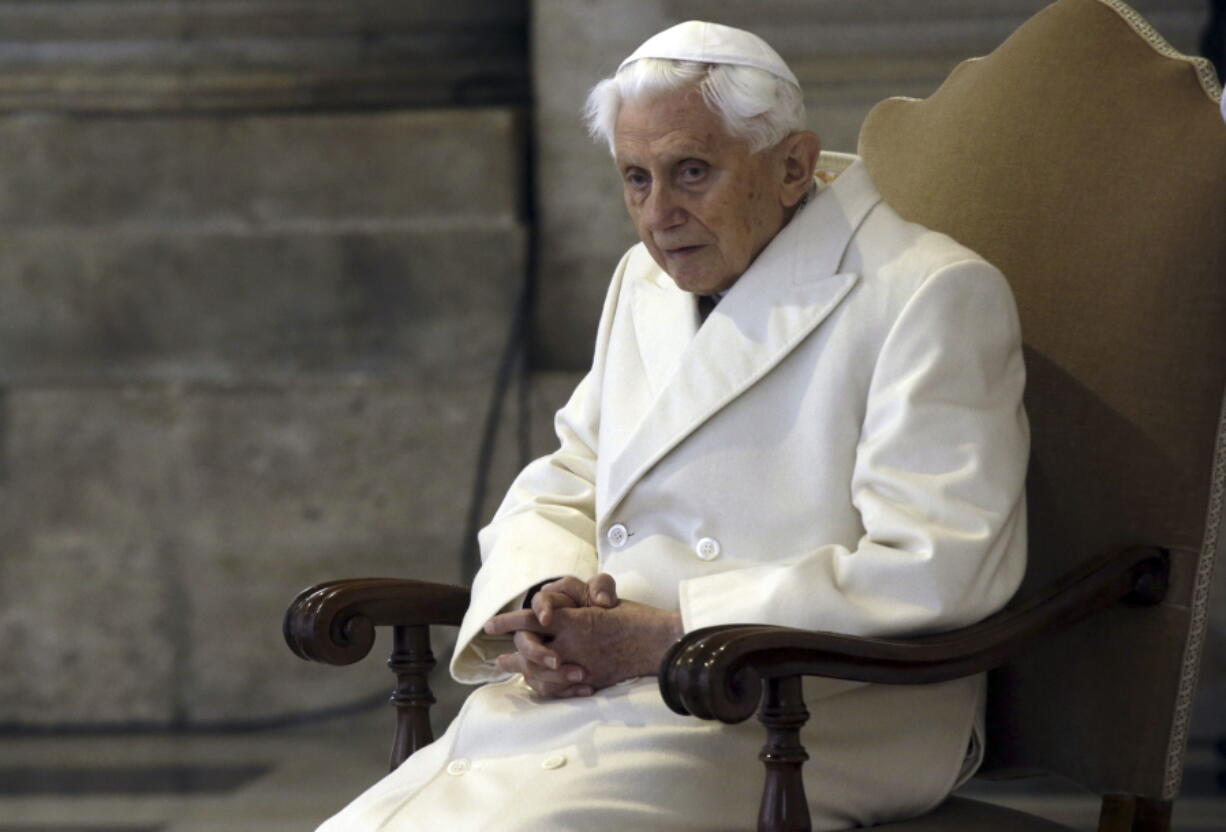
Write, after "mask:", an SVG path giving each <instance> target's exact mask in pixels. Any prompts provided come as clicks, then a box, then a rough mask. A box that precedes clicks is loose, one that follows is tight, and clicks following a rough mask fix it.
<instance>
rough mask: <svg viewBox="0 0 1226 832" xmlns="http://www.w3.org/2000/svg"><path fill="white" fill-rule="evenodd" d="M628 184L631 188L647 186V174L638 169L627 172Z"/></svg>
mask: <svg viewBox="0 0 1226 832" xmlns="http://www.w3.org/2000/svg"><path fill="white" fill-rule="evenodd" d="M626 184H627V185H629V186H630V187H631V188H645V187H646V186H647V176H646V175H645V174H642V173H639V172H638V171H630V172H629V173H627V174H626Z"/></svg>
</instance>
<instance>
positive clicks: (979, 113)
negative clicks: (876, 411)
mask: <svg viewBox="0 0 1226 832" xmlns="http://www.w3.org/2000/svg"><path fill="white" fill-rule="evenodd" d="M1217 96H1220V89H1219V88H1218V86H1217V82H1216V80H1215V77H1214V75H1213V70H1212V69H1211V68H1210V67H1209V65H1208V64H1207V63H1205V62H1203V61H1198V60H1190V59H1187V58H1184V57H1183V56H1179V55H1178V54H1177V53H1175V52H1174V50H1172V49H1171V48H1170V47H1169V46H1167V45H1166V44H1165V42H1163V41H1162V40H1161V38H1159V37H1158V36H1157V35H1156V33H1154V32H1153V31H1152V30H1151V29H1149V27H1148V26H1147V25H1146V24H1145V22H1144V21H1143V20H1141V18H1140V17H1139V16H1138V15H1137V14H1136V13H1135V12H1134V11H1133V10H1131V9H1130V8H1128V7H1127V6H1125V5H1124V4H1122V3H1120V2H1116V1H1115V0H1059V2H1057V3H1055V4H1054V5H1052V6H1050V7H1048V8H1047V9H1045V10H1044V11H1042V12H1040V13H1039V14H1038V15H1036V16H1035V17H1034V18H1033V19H1031V20H1030V21H1029V22H1028V23H1026V24H1025V25H1024V26H1023V27H1022V28H1021V29H1019V30H1018V31H1017V32H1016V33H1015V34H1014V35H1013V36H1012V37H1011V38H1010V39H1009V40H1008V41H1006V42H1005V43H1004V44H1003V45H1002V46H1001V47H1000V48H998V49H997V50H996V51H995V52H993V53H992V54H991V55H990V56H988V57H986V58H982V59H977V60H974V61H968V62H966V63H964V64H962V65H961V66H959V67H958V68H957V69H956V70H955V71H954V72H953V74H952V75H951V76H950V77H949V79H947V81H946V82H945V84H944V85H942V87H941V88H940V89H939V90H938V91H937V92H936V93H934V94H933V95H932V96H931V97H930V98H928V99H926V100H923V101H917V100H909V99H891V100H887V101H885V102H882V103H881V104H880V105H878V106H877V107H876V108H875V109H874V110H873V112H872V113H871V114H870V116H869V118H868V119H867V121H866V123H865V125H864V129H863V132H862V134H861V141H860V154H861V156H862V157H863V158H864V160H865V163H866V164H867V165H868V167H869V170H870V172H871V173H872V175H873V177H874V179H875V181H876V183H877V185H878V187H879V189H880V190H881V192H882V193H883V194H884V195H885V197H886V199H887V201H888V202H889V203H890V204H891V205H893V206H894V207H895V208H896V209H897V210H898V211H899V212H900V213H902V214H903V216H905V217H907V218H910V219H913V220H915V221H917V222H921V223H923V224H925V225H927V226H929V227H932V228H935V229H938V230H941V231H945V232H946V233H949V234H951V235H952V236H954V237H955V238H957V239H959V240H961V241H962V242H964V243H966V244H967V245H969V246H971V247H972V248H974V249H975V250H977V251H979V252H980V253H981V254H983V255H984V256H985V257H987V258H988V259H989V260H990V261H992V262H994V263H995V264H996V265H998V266H999V267H1000V268H1001V269H1002V270H1003V271H1004V273H1005V274H1006V275H1007V276H1008V277H1009V279H1010V281H1011V283H1012V285H1013V288H1014V292H1015V294H1016V296H1017V300H1018V304H1019V309H1020V312H1021V320H1022V328H1023V332H1024V333H1025V337H1026V344H1027V368H1028V374H1029V375H1028V387H1027V394H1026V404H1027V410H1028V412H1029V415H1030V419H1031V423H1032V428H1033V455H1032V461H1031V468H1030V475H1029V478H1028V499H1029V504H1030V541H1031V547H1030V551H1031V565H1030V570H1029V573H1028V577H1027V581H1026V584H1025V586H1024V587H1023V590H1022V592H1021V593H1020V594H1019V599H1018V600H1017V601H1015V602H1014V603H1013V604H1011V605H1010V606H1009V608H1007V609H1006V610H1004V611H1003V612H1001V613H999V614H997V615H995V616H993V617H992V618H990V619H988V620H986V621H983V622H981V623H979V624H976V625H974V626H972V627H968V628H966V629H963V630H959V631H957V632H952V633H946V634H942V635H936V636H928V637H924V638H914V639H897V640H883V639H862V638H851V637H847V636H841V635H836V634H831V633H814V632H803V631H796V630H789V629H785V628H778V627H765V626H757V625H754V626H749V625H746V626H731V627H716V628H709V629H706V630H700V631H697V632H693V633H690V634H688V635H687V636H686V637H685V638H684V639H682V641H681V642H680V643H678V644H677V645H676V646H675V647H674V648H673V650H672V651H671V652H670V654H669V655H668V656H667V657H666V659H665V661H664V662H663V665H662V666H661V668H660V676H659V680H660V688H661V691H662V693H663V695H664V698H665V700H666V701H667V702H668V703H669V705H670V706H671V707H672V708H673V709H674V710H675V711H677V712H679V713H683V714H687V713H688V714H692V715H694V716H695V717H697V718H702V719H719V720H723V721H725V722H737V721H741V720H744V719H747V718H748V717H750V716H751V715H753V714H754V713H755V712H757V714H758V716H759V719H760V720H761V721H762V722H763V723H764V725H765V727H766V731H765V737H766V739H765V746H764V748H763V752H762V755H761V758H762V760H763V763H764V764H765V768H766V775H765V778H766V779H765V787H764V793H763V800H762V805H761V814H760V820H759V827H758V828H759V829H761V830H803V829H808V828H809V819H808V814H807V805H806V803H805V798H804V792H803V786H802V784H801V779H800V776H799V772H800V769H801V766H802V764H803V762H804V760H805V758H806V752H805V750H804V749H803V747H801V745H800V743H799V742H798V740H797V736H798V731H799V728H800V726H801V725H802V724H804V722H805V720H806V719H807V714H806V712H805V709H804V706H803V703H802V700H801V697H800V692H799V688H800V678H801V676H802V675H805V674H815V675H822V676H832V677H838V678H844V679H854V680H861V681H869V682H880V683H887V684H924V683H928V682H935V681H940V680H944V679H950V678H954V677H957V676H961V675H966V674H971V673H977V672H980V671H983V670H992V674H991V676H990V687H989V704H988V746H989V748H988V759H987V761H986V763H985V765H984V767H983V769H982V772H983V773H989V774H998V775H1000V774H1007V773H1016V772H1026V771H1031V772H1033V771H1046V772H1053V773H1058V774H1060V775H1063V776H1065V777H1067V778H1070V779H1072V780H1074V781H1076V782H1078V783H1081V784H1082V785H1084V786H1086V787H1087V788H1089V789H1091V790H1093V791H1095V792H1097V793H1099V794H1100V795H1102V796H1103V804H1102V814H1101V820H1100V825H1099V829H1100V832H1122V830H1138V831H1139V830H1165V829H1168V828H1169V822H1170V812H1171V802H1172V801H1173V800H1174V798H1175V796H1176V794H1177V792H1178V790H1179V783H1180V777H1181V774H1182V766H1183V754H1184V749H1185V745H1186V741H1187V735H1188V720H1189V710H1190V706H1191V701H1192V697H1193V694H1194V690H1195V683H1196V675H1197V668H1198V665H1199V659H1200V651H1201V645H1202V641H1203V638H1204V634H1205V630H1206V610H1207V605H1208V592H1209V585H1210V578H1211V572H1212V565H1213V561H1214V558H1215V555H1216V554H1218V553H1220V552H1221V551H1222V550H1223V549H1224V548H1226V542H1224V541H1226V535H1222V534H1220V532H1221V525H1222V509H1223V496H1224V493H1226V422H1224V416H1223V413H1224V411H1223V390H1224V389H1226V124H1223V123H1222V121H1221V116H1220V115H1219V112H1218V107H1217V103H1216V101H1215V97H1217ZM466 605H467V591H466V590H464V589H461V588H456V587H442V586H438V585H431V584H423V583H418V582H413V581H399V580H358V581H340V582H334V583H329V584H322V585H320V586H317V587H314V588H312V589H310V590H307V591H306V592H304V593H303V594H302V595H300V596H299V597H298V599H297V600H296V601H295V602H294V604H293V605H292V606H291V607H290V610H289V612H288V613H287V616H286V622H285V633H286V638H287V640H288V641H289V643H290V645H291V647H292V648H293V649H294V651H295V652H297V653H298V655H300V656H302V657H303V658H308V659H313V660H317V661H325V662H329V663H333V664H345V663H349V662H352V661H356V660H357V659H359V658H361V657H362V656H364V655H365V654H366V653H367V652H368V651H369V650H370V646H371V644H372V642H373V628H374V627H375V626H380V625H387V626H392V627H394V632H395V650H394V652H393V654H392V658H391V660H390V662H389V664H390V665H391V667H392V669H393V671H395V673H396V674H397V677H398V684H397V686H396V689H395V692H394V694H393V697H392V699H393V702H394V704H395V705H396V706H397V708H398V709H399V712H400V718H399V722H398V728H397V732H396V741H395V745H394V748H393V755H392V763H393V766H395V765H396V764H398V762H399V761H400V760H402V759H403V758H404V757H405V756H406V755H407V754H409V753H412V751H413V750H415V749H416V748H419V747H420V746H421V745H423V744H425V743H427V742H429V741H430V739H431V733H430V727H429V720H428V717H427V709H428V708H429V704H430V703H431V702H432V697H431V695H430V692H429V688H428V686H427V684H426V681H425V674H426V672H428V670H429V668H430V667H431V666H433V664H434V661H433V658H432V657H431V656H430V651H429V640H428V635H427V631H426V628H427V626H428V625H430V624H450V625H457V624H459V623H460V620H461V618H462V616H463V613H464V609H465V607H466ZM882 828H888V829H891V830H898V832H902V831H903V830H907V831H908V832H922V830H937V829H942V830H946V829H948V830H968V832H969V830H993V831H994V832H1001V831H1002V830H1042V829H1052V830H1054V829H1061V828H1062V827H1059V826H1057V825H1056V824H1052V823H1050V822H1048V821H1043V820H1040V819H1037V818H1033V817H1029V816H1026V815H1023V814H1021V813H1018V812H1013V811H1011V810H1007V809H1002V808H999V807H995V806H990V805H988V804H983V803H977V802H975V801H970V800H966V799H961V798H953V799H951V800H949V801H947V802H946V803H945V804H943V805H942V806H941V807H938V808H937V809H936V810H935V811H934V812H933V813H931V814H930V815H928V816H926V817H924V818H919V819H915V820H911V821H905V822H900V823H894V824H889V825H887V826H886V827H882Z"/></svg>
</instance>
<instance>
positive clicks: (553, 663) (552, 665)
mask: <svg viewBox="0 0 1226 832" xmlns="http://www.w3.org/2000/svg"><path fill="white" fill-rule="evenodd" d="M545 666H546V667H548V668H549V669H550V670H557V669H558V657H557V656H546V657H545Z"/></svg>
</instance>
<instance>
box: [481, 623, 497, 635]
mask: <svg viewBox="0 0 1226 832" xmlns="http://www.w3.org/2000/svg"><path fill="white" fill-rule="evenodd" d="M482 629H483V630H485V631H486V632H487V633H493V632H494V625H493V623H492V622H490V621H487V622H485V626H484V627H482Z"/></svg>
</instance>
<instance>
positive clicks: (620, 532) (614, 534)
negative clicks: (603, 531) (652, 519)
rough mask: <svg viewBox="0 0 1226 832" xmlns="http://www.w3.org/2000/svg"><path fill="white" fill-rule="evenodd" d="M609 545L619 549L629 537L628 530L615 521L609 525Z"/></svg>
mask: <svg viewBox="0 0 1226 832" xmlns="http://www.w3.org/2000/svg"><path fill="white" fill-rule="evenodd" d="M608 538H609V545H610V546H612V547H613V548H614V549H620V548H621V547H623V546H625V545H626V541H627V540H629V539H630V532H629V531H627V529H626V527H625V526H623V525H622V524H621V523H617V524H615V525H613V526H610V527H609V534H608Z"/></svg>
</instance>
